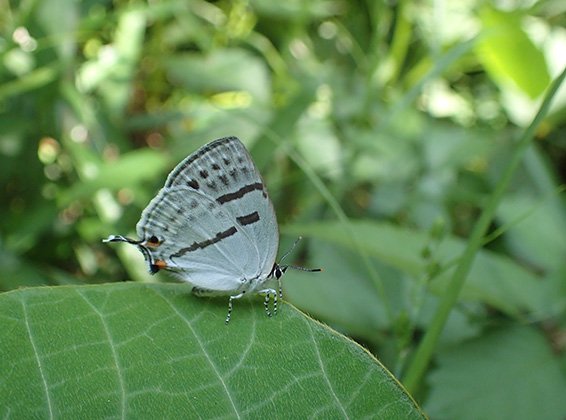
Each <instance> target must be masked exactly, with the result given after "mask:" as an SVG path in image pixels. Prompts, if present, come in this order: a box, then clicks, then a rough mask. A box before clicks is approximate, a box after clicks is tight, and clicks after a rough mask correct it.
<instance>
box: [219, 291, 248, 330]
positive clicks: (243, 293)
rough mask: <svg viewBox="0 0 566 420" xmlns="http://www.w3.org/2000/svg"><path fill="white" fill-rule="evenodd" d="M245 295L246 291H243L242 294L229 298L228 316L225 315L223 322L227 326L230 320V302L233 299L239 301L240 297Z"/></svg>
mask: <svg viewBox="0 0 566 420" xmlns="http://www.w3.org/2000/svg"><path fill="white" fill-rule="evenodd" d="M245 293H246V291H245V290H244V291H243V292H242V293H240V294H238V295H233V296H230V300H229V301H228V315H226V321H224V323H225V324H226V325H228V323H229V322H230V319H231V318H232V301H233V300H234V299H240V298H241V297H242V296H244V295H245Z"/></svg>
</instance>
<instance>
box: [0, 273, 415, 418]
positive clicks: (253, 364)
mask: <svg viewBox="0 0 566 420" xmlns="http://www.w3.org/2000/svg"><path fill="white" fill-rule="evenodd" d="M281 309H282V310H281V311H280V313H279V314H278V315H277V316H276V317H274V318H268V317H267V316H266V315H265V313H264V310H263V306H262V304H261V303H260V302H259V301H256V300H254V301H251V302H250V301H238V302H236V304H235V307H234V313H233V318H232V321H231V322H230V324H229V325H225V324H224V316H225V314H226V300H225V299H198V298H195V297H193V296H192V295H191V294H190V293H189V288H188V287H187V285H185V284H152V285H143V284H138V283H121V284H112V285H102V286H73V287H67V286H59V287H43V288H30V289H22V290H17V291H12V292H8V293H5V294H3V295H0V317H1V319H2V321H1V322H2V328H1V330H0V331H1V333H0V354H2V357H1V358H0V416H1V417H2V418H9V417H13V418H32V417H50V418H52V417H65V418H82V417H88V418H103V417H121V418H124V417H129V418H195V417H205V418H218V417H224V418H266V417H270V418H275V417H277V418H289V417H294V418H307V417H324V418H344V417H351V418H362V417H376V418H422V417H423V415H422V412H421V411H420V409H419V408H418V407H417V406H416V404H415V403H414V401H413V400H412V399H411V398H410V397H409V396H408V395H407V394H406V393H405V391H404V390H403V389H402V387H401V386H400V385H399V383H398V382H397V381H396V380H395V379H394V378H393V376H391V374H390V373H388V372H387V371H386V370H385V368H384V367H383V366H382V365H381V364H380V363H379V362H378V361H377V360H376V359H374V358H373V357H372V356H371V355H370V354H369V353H368V352H367V351H365V350H364V349H362V348H361V347H360V346H358V345H357V344H355V343H354V342H352V341H350V340H349V339H347V338H345V337H343V336H341V335H339V334H337V333H335V332H334V331H332V330H330V329H329V328H327V327H325V326H324V325H321V324H319V323H317V322H315V321H313V320H311V319H309V318H307V317H305V316H304V315H303V314H302V313H300V312H298V311H297V310H296V309H294V308H293V307H292V306H289V305H284V306H283V307H282V308H281Z"/></svg>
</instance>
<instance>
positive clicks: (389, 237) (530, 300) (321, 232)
mask: <svg viewBox="0 0 566 420" xmlns="http://www.w3.org/2000/svg"><path fill="white" fill-rule="evenodd" d="M348 229H349V230H350V232H351V233H352V235H349V234H347V233H346V232H345V230H344V226H343V225H342V224H340V223H339V222H321V223H311V224H308V225H293V226H287V227H286V228H285V232H286V233H290V234H293V235H304V236H305V237H313V238H318V239H322V240H325V241H328V242H330V243H333V244H337V245H341V246H344V247H346V248H348V249H350V250H352V251H354V252H358V250H357V248H356V247H355V246H354V243H353V242H352V240H351V237H352V236H354V237H355V238H357V241H358V246H359V247H361V248H363V249H364V250H365V252H367V254H368V255H370V256H372V257H375V258H377V260H378V261H380V262H382V263H385V264H388V265H389V266H391V267H394V268H396V269H398V270H401V271H402V272H403V273H406V274H407V275H409V276H412V277H413V278H417V279H418V278H421V276H423V275H424V273H425V272H426V269H427V268H426V264H427V262H426V261H425V260H424V259H423V258H422V256H421V255H422V250H423V249H424V248H425V247H426V246H427V244H428V243H429V241H430V239H429V237H428V235H427V234H426V233H425V232H421V231H417V230H413V229H407V228H401V227H398V226H395V225H393V224H390V223H379V222H374V221H369V220H367V221H353V222H351V223H350V224H349V226H348ZM464 246H465V241H464V240H462V239H459V238H456V237H447V238H445V239H444V240H443V241H442V242H441V243H440V244H439V245H438V247H437V248H436V249H435V250H434V259H435V261H437V262H438V263H439V264H440V265H441V266H442V267H444V271H443V272H442V273H440V274H439V275H438V276H437V277H436V278H435V279H434V281H433V282H432V283H431V285H430V287H431V289H432V290H433V291H435V292H436V293H439V294H440V293H442V292H443V290H444V289H445V287H446V282H447V281H448V279H449V274H450V272H451V269H453V267H454V263H455V262H456V261H457V259H458V258H459V257H460V256H461V254H462V252H463V249H464ZM368 283H369V280H368ZM345 284H346V285H348V287H349V286H350V285H349V284H348V283H347V282H346V283H345ZM309 286H310V285H309V282H303V285H302V286H301V287H304V288H305V289H306V288H308V287H309ZM315 287H318V288H320V287H321V285H320V283H318V284H317V285H316V286H315ZM543 292H544V289H543V288H541V287H540V281H539V279H538V278H537V277H536V276H535V275H534V274H532V273H530V272H529V271H527V270H526V269H525V268H523V267H521V266H520V265H519V264H517V263H515V262H514V261H513V260H512V259H510V258H507V257H504V256H501V255H498V254H496V253H494V252H490V251H487V250H482V251H480V252H479V253H478V255H477V256H476V259H475V262H474V265H473V267H472V270H471V272H470V275H469V277H468V279H467V282H466V284H465V286H464V289H463V290H462V298H463V299H467V300H474V301H480V302H483V303H487V304H489V305H491V306H493V307H495V308H497V309H499V310H501V311H503V312H505V313H507V314H509V315H511V316H520V315H521V313H522V311H524V310H528V311H532V312H536V313H538V314H542V313H546V311H547V310H548V308H545V306H544V299H543ZM359 301H362V300H359ZM301 306H302V305H301ZM332 310H333V306H332V305H328V312H329V315H330V314H331V312H332ZM325 319H327V320H331V319H332V318H331V317H330V318H327V317H325Z"/></svg>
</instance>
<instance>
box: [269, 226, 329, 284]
mask: <svg viewBox="0 0 566 420" xmlns="http://www.w3.org/2000/svg"><path fill="white" fill-rule="evenodd" d="M301 239H303V237H302V236H299V237H298V238H297V239H295V242H293V246H292V247H291V249H290V250H288V251H287V252H286V253H285V254H283V256H282V257H281V259H280V260H279V263H282V262H283V260H284V259H285V258H287V255H289V254H290V253H291V252H293V250H294V249H295V247H296V246H297V244H298V243H299V242H300V241H301ZM279 267H280V268H281V269H282V270H283V272H285V270H286V269H288V268H292V269H293V270H299V271H308V272H310V273H314V272H316V271H322V269H321V268H305V267H298V266H296V265H280V266H279ZM279 288H280V289H281V286H279Z"/></svg>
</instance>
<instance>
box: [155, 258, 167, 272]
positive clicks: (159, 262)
mask: <svg viewBox="0 0 566 420" xmlns="http://www.w3.org/2000/svg"><path fill="white" fill-rule="evenodd" d="M153 264H154V265H155V266H157V268H159V269H160V270H161V269H163V268H167V263H166V262H165V261H163V260H155V261H154V263H153Z"/></svg>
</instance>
